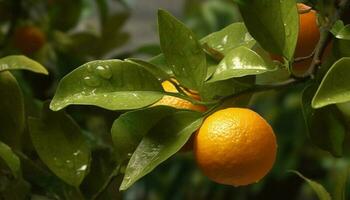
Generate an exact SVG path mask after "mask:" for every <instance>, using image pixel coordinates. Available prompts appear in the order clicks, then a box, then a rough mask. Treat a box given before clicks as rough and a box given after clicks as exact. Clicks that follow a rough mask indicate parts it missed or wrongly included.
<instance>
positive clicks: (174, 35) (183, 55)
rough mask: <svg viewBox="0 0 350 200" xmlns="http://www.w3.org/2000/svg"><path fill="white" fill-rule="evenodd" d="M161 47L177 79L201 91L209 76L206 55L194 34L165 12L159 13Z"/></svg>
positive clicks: (186, 85) (160, 11)
mask: <svg viewBox="0 0 350 200" xmlns="http://www.w3.org/2000/svg"><path fill="white" fill-rule="evenodd" d="M158 28H159V38H160V46H161V49H162V52H163V54H164V56H165V60H166V61H167V63H168V65H169V66H170V67H171V69H172V71H173V72H174V74H175V77H176V79H177V80H178V81H179V82H180V83H181V84H182V85H184V86H185V87H188V88H191V89H195V90H197V91H198V90H199V89H200V88H201V87H202V85H203V82H204V80H205V78H206V75H207V66H206V58H205V53H204V51H203V50H202V47H201V45H200V44H199V42H198V40H197V39H196V37H195V35H194V33H193V32H192V31H191V30H189V29H188V28H187V27H186V26H185V25H184V24H183V23H181V22H180V21H178V20H177V19H176V18H175V17H173V16H172V15H171V14H169V13H168V12H166V11H164V10H159V11H158Z"/></svg>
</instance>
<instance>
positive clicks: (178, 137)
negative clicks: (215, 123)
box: [120, 111, 203, 190]
mask: <svg viewBox="0 0 350 200" xmlns="http://www.w3.org/2000/svg"><path fill="white" fill-rule="evenodd" d="M202 120H203V118H202V117H201V114H200V113H197V112H194V111H178V112H176V113H174V114H172V115H168V116H166V117H164V118H163V119H162V120H160V121H159V122H158V123H157V124H156V125H155V126H154V127H153V128H152V129H151V130H150V131H149V133H148V134H147V135H145V136H144V137H143V139H142V141H141V143H140V144H139V145H138V147H137V149H136V150H135V152H134V154H133V155H132V157H131V159H130V161H129V163H128V166H127V168H126V171H125V176H124V179H123V182H122V184H121V186H120V190H126V189H127V188H129V187H130V186H131V185H132V184H133V183H134V182H135V181H137V180H138V179H140V178H142V177H143V176H145V175H146V174H148V173H149V172H151V171H152V170H153V169H154V168H155V167H157V166H158V165H159V164H161V163H162V162H164V161H165V160H166V159H168V158H169V157H170V156H172V155H173V154H174V153H176V152H177V151H178V150H180V148H181V147H182V146H183V145H184V144H185V143H186V142H187V140H188V139H189V138H190V136H191V134H192V133H193V132H194V131H195V130H197V129H198V128H199V126H200V125H201V124H202Z"/></svg>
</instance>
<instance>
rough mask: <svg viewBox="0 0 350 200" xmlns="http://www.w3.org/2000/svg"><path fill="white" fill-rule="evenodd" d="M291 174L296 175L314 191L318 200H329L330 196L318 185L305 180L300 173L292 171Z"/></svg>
mask: <svg viewBox="0 0 350 200" xmlns="http://www.w3.org/2000/svg"><path fill="white" fill-rule="evenodd" d="M291 172H292V173H294V174H296V175H298V176H299V177H300V178H302V179H304V180H305V181H306V182H307V183H308V184H309V186H310V187H311V188H312V189H313V190H314V191H315V193H316V195H317V197H318V199H320V200H331V199H332V198H331V195H330V194H329V193H328V192H327V190H326V189H325V188H324V187H323V186H322V185H321V184H319V183H317V182H316V181H313V180H311V179H308V178H306V177H305V176H303V175H302V174H301V173H299V172H297V171H294V170H292V171H291Z"/></svg>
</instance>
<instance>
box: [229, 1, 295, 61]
mask: <svg viewBox="0 0 350 200" xmlns="http://www.w3.org/2000/svg"><path fill="white" fill-rule="evenodd" d="M236 2H237V3H238V5H239V8H240V11H241V14H242V17H243V19H244V23H245V25H246V27H247V29H248V31H249V33H250V34H251V35H252V36H253V37H254V38H255V39H256V40H257V41H258V42H259V44H260V45H261V46H262V47H263V48H264V49H265V50H267V51H269V52H271V53H274V54H278V55H283V56H284V57H286V58H287V59H288V60H292V59H293V55H294V50H295V46H296V43H297V37H298V32H299V26H298V25H299V15H298V11H297V6H296V2H295V0H280V1H276V0H236Z"/></svg>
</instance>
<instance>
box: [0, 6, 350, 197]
mask: <svg viewBox="0 0 350 200" xmlns="http://www.w3.org/2000/svg"><path fill="white" fill-rule="evenodd" d="M158 8H163V9H166V10H169V11H170V12H171V13H172V14H174V15H175V16H177V17H178V18H179V19H181V20H182V21H183V22H184V23H185V24H186V25H187V26H188V27H190V28H191V29H192V30H193V31H194V32H195V33H196V35H197V36H198V37H199V38H201V37H203V36H205V35H207V34H209V33H211V32H214V31H217V30H220V29H222V28H223V27H225V26H227V25H229V24H231V23H233V22H237V21H241V17H240V14H239V11H238V9H237V7H236V6H235V5H234V3H233V1H231V0H147V1H141V0H74V1H73V0H0V48H1V49H0V55H1V57H3V56H6V55H12V54H26V55H27V56H29V57H31V58H33V59H35V60H37V61H38V62H40V63H41V64H43V65H44V66H45V67H47V69H48V70H49V72H50V76H48V77H44V76H41V75H36V74H31V73H27V72H21V73H15V76H16V78H17V80H18V81H19V83H20V85H21V88H22V89H23V90H24V93H25V97H26V107H27V111H26V112H27V113H28V115H31V116H37V115H38V112H37V109H36V108H37V106H38V104H39V102H40V101H44V100H47V99H50V98H52V96H53V94H54V91H55V89H56V87H57V83H58V81H59V80H60V79H61V78H62V77H63V76H64V75H66V74H67V73H69V72H70V71H72V70H74V69H75V68H76V67H78V66H80V65H81V64H83V63H85V62H88V61H91V60H97V59H110V58H117V59H124V58H129V57H137V58H145V59H147V58H151V57H153V56H155V55H157V54H159V53H160V48H159V41H158V34H157V24H156V22H157V18H156V17H157V16H156V14H157V9H158ZM21 27H35V28H36V29H37V30H39V31H40V32H41V34H42V40H43V45H42V46H40V48H38V49H36V50H35V51H32V52H28V51H25V50H23V48H21V45H20V44H18V40H19V39H18V38H16V34H15V33H16V31H17V30H18V29H20V28H21ZM18 37H20V36H18ZM16 41H17V42H16ZM24 41H25V42H27V41H26V40H24ZM301 92H302V87H294V88H288V89H286V90H283V91H280V92H268V93H264V94H256V95H254V97H253V99H252V101H251V103H250V105H251V107H252V108H253V109H254V110H256V111H258V112H259V113H261V114H262V115H263V116H264V117H265V118H266V119H267V120H268V121H269V122H270V123H271V124H272V126H273V128H274V130H275V133H276V136H277V139H278V158H277V161H276V164H275V166H274V168H273V170H272V171H271V172H270V173H269V174H268V175H267V176H266V177H265V178H264V179H263V180H262V181H260V182H259V183H257V184H253V185H250V186H246V187H238V188H234V187H231V186H224V185H219V184H216V183H214V182H211V181H210V180H208V179H207V178H206V177H205V176H204V175H202V174H201V172H200V171H199V170H198V169H197V167H196V165H195V162H194V159H193V155H192V153H191V152H188V153H177V155H175V156H173V157H172V158H170V159H169V160H168V161H166V162H165V163H163V164H161V165H160V166H159V167H157V168H156V169H155V170H154V171H153V172H152V173H150V174H149V175H147V176H146V177H145V178H143V179H141V180H140V181H138V182H137V183H136V184H135V185H134V186H132V187H131V188H130V189H129V190H127V191H125V192H122V193H119V192H118V187H117V185H118V183H119V182H120V181H121V177H117V178H116V179H115V180H113V182H112V184H111V185H110V186H109V187H108V191H106V192H105V193H104V194H103V195H102V197H101V198H100V199H125V200H139V199H151V200H157V199H159V200H163V199H167V200H178V199H182V200H184V199H188V200H192V199H195V200H202V199H203V200H207V199H208V200H209V199H210V200H226V199H235V200H243V199H244V200H245V199H263V200H265V199H266V200H272V199H283V200H289V199H290V200H292V199H293V200H294V199H301V200H312V199H317V198H316V196H315V194H314V193H313V191H312V189H311V188H310V187H309V186H308V185H307V184H306V183H305V181H303V180H302V179H300V178H299V177H297V176H296V175H295V174H293V173H290V172H288V170H291V169H293V170H297V171H299V172H301V173H303V174H304V175H305V176H306V177H308V178H311V179H313V180H316V181H318V182H319V183H321V184H323V185H324V186H325V188H327V189H328V191H330V192H332V191H334V190H336V188H337V187H336V186H337V185H338V184H341V183H342V182H343V181H344V174H346V173H344V172H347V173H348V171H349V170H348V169H349V159H348V157H349V156H348V155H346V156H345V157H344V158H334V157H332V156H331V155H330V154H329V153H327V152H325V151H322V150H320V149H318V148H317V147H316V146H314V145H313V144H312V143H311V141H310V140H309V138H308V134H307V130H306V126H305V123H304V119H303V116H302V111H301V102H300V101H301V97H300V95H301ZM0 95H1V94H0ZM67 111H68V112H69V113H70V114H71V115H72V116H73V117H74V119H75V120H76V121H77V122H78V123H79V125H80V127H81V128H82V129H83V130H84V136H85V137H86V139H87V140H88V141H89V144H90V146H91V147H92V149H93V154H92V158H93V159H92V163H91V166H92V168H91V172H90V174H89V175H88V176H87V177H86V179H85V180H84V182H83V184H82V186H81V190H82V191H83V192H84V194H85V195H86V198H90V197H91V196H92V195H93V194H94V193H95V192H96V191H97V190H98V188H99V187H100V186H101V185H102V184H103V181H104V180H105V179H106V177H108V176H109V174H110V173H111V172H112V170H113V168H114V166H115V165H114V164H115V163H114V162H115V161H114V160H111V158H112V157H113V156H110V155H113V148H112V145H111V136H110V128H111V125H112V123H113V121H114V119H115V118H116V117H118V116H119V115H120V114H121V113H118V112H112V111H106V110H103V109H100V108H97V107H90V106H73V107H69V108H68V109H67ZM28 152H31V153H29V154H28V156H29V157H30V158H31V159H34V160H35V158H36V159H37V155H36V153H35V152H34V150H33V149H31V147H30V146H29V147H28ZM24 167H26V165H25V166H24ZM28 170H31V169H30V168H28ZM30 173H32V174H31V176H29V177H26V178H27V179H28V180H30V181H31V182H34V183H35V184H34V185H32V186H31V187H30V190H31V193H32V194H34V196H32V197H31V199H46V198H48V199H61V198H62V197H60V196H59V195H57V194H56V192H57V190H61V189H57V188H60V187H63V186H62V183H61V182H59V181H57V180H53V179H50V178H47V177H46V178H41V176H39V175H37V174H36V172H35V171H30ZM0 176H2V173H0ZM345 178H346V177H345ZM347 179H349V178H347ZM6 181H7V180H6V179H5V178H3V177H2V178H0V192H4V191H5V192H6V191H7V192H8V188H7V189H6V187H7V185H6V184H7V182H6ZM64 187H65V186H64ZM347 187H348V188H347V191H350V184H348V185H347ZM47 188H50V189H49V190H47ZM63 190H64V191H69V189H67V190H66V189H63ZM11 191H12V192H14V190H10V192H11ZM16 191H18V192H23V193H25V192H26V191H27V190H25V189H23V190H22V189H18V188H17V189H16ZM335 192H336V193H337V191H335ZM4 194H5V193H4ZM70 195H71V194H69V192H68V194H66V195H63V196H66V199H74V197H73V195H71V196H70ZM43 196H46V197H45V198H44V197H43ZM63 199H64V198H63Z"/></svg>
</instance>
